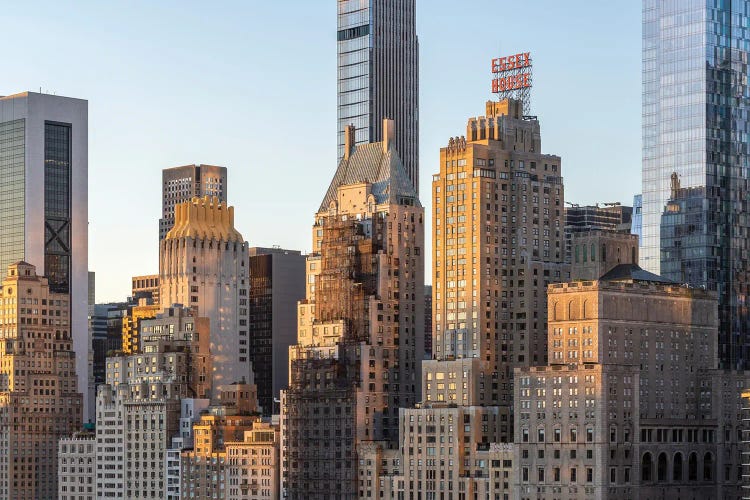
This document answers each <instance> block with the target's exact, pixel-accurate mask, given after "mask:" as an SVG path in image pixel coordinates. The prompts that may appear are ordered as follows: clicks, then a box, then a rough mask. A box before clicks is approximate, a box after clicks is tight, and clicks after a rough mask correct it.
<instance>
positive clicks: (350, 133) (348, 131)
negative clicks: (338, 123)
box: [344, 125, 355, 160]
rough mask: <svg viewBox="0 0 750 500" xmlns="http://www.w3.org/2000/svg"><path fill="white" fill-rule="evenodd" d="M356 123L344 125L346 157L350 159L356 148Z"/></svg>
mask: <svg viewBox="0 0 750 500" xmlns="http://www.w3.org/2000/svg"><path fill="white" fill-rule="evenodd" d="M354 131H355V128H354V125H347V126H346V127H344V159H345V160H348V159H349V157H350V156H351V154H352V151H353V150H354Z"/></svg>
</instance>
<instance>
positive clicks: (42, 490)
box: [0, 261, 86, 500]
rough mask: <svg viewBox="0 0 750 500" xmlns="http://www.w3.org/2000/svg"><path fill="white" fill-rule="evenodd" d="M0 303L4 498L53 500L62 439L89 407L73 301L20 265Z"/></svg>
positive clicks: (0, 485)
mask: <svg viewBox="0 0 750 500" xmlns="http://www.w3.org/2000/svg"><path fill="white" fill-rule="evenodd" d="M0 304H1V305H2V307H0V339H1V340H2V341H1V342H0V498H7V499H13V500H16V499H36V498H55V497H56V496H57V494H58V483H57V453H58V440H59V439H60V438H62V437H64V436H69V435H71V434H72V433H73V432H74V431H77V430H78V429H79V427H80V425H81V412H82V404H83V400H82V395H81V393H80V392H78V387H77V384H78V380H77V378H76V360H75V353H74V352H73V347H72V342H73V341H72V337H71V331H70V298H69V295H68V294H62V293H54V292H51V291H50V288H49V283H48V281H47V278H44V277H42V276H38V275H37V273H36V267H35V266H33V265H31V264H28V263H26V262H22V261H21V262H16V263H15V264H11V265H10V266H8V274H7V275H6V277H5V278H4V279H3V283H2V289H0ZM85 368H86V367H83V368H82V369H84V370H85Z"/></svg>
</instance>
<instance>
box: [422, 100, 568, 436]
mask: <svg viewBox="0 0 750 500" xmlns="http://www.w3.org/2000/svg"><path fill="white" fill-rule="evenodd" d="M521 108H522V106H521V103H520V102H518V101H514V100H505V101H502V102H488V103H487V106H486V116H480V117H478V118H471V119H469V121H468V124H467V126H466V136H465V137H456V138H451V139H450V141H449V142H448V146H447V147H444V148H442V149H441V150H440V173H438V174H436V175H434V176H433V182H432V196H433V201H434V203H433V211H434V212H433V238H434V245H433V264H434V265H433V275H432V283H433V301H432V304H433V337H434V338H433V347H432V353H433V358H434V359H436V360H451V359H454V358H476V359H479V360H481V364H480V365H478V366H477V368H478V369H479V370H481V371H482V372H483V373H484V377H485V379H484V381H483V383H482V389H481V390H480V391H479V393H478V399H477V400H476V404H494V405H500V406H503V407H504V408H505V410H504V411H505V414H506V419H505V421H504V423H503V424H502V425H501V432H502V440H503V441H510V440H511V438H512V427H511V425H512V424H511V421H510V418H509V416H510V408H511V406H512V399H511V398H512V394H513V391H512V387H513V385H512V384H513V380H512V378H513V368H514V367H518V366H531V365H534V364H538V363H544V362H545V360H546V359H547V357H546V356H547V342H546V329H547V325H546V301H545V293H544V292H545V289H546V286H547V285H548V284H549V283H554V282H559V281H566V280H567V279H568V267H567V265H566V264H564V258H565V255H564V248H563V244H564V235H563V223H564V217H563V205H564V189H563V182H562V170H561V159H560V157H559V156H554V155H547V154H542V144H541V132H540V127H539V121H538V120H537V119H536V118H535V117H525V116H522V109H521ZM457 403H458V404H466V403H465V402H461V401H457Z"/></svg>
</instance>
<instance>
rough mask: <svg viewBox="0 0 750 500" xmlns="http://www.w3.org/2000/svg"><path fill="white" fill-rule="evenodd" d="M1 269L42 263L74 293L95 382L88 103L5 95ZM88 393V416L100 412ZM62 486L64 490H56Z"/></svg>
mask: <svg viewBox="0 0 750 500" xmlns="http://www.w3.org/2000/svg"><path fill="white" fill-rule="evenodd" d="M0 206H1V207H2V210H0V269H2V270H3V272H4V271H5V270H6V269H7V268H8V265H9V264H11V263H14V262H17V261H19V260H23V261H26V262H29V263H31V264H33V265H34V266H36V267H37V272H38V273H39V275H44V276H46V277H47V279H48V280H49V287H50V291H52V292H54V293H65V294H69V295H70V310H69V314H70V322H71V332H72V336H73V349H74V350H75V352H76V364H77V366H78V367H79V370H78V387H79V389H80V390H81V391H82V392H84V393H86V392H87V391H89V390H93V386H91V387H89V385H88V384H89V377H88V371H87V369H86V367H87V366H88V356H89V349H90V343H91V342H90V339H89V335H88V283H89V281H88V103H87V101H84V100H81V99H73V98H69V97H60V96H54V95H49V94H38V93H35V92H23V93H20V94H16V95H11V96H6V97H0ZM88 402H89V398H88V397H84V413H83V417H84V419H93V408H88V406H89V405H88ZM55 494H56V493H55Z"/></svg>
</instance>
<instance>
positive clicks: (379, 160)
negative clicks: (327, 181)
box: [320, 142, 421, 212]
mask: <svg viewBox="0 0 750 500" xmlns="http://www.w3.org/2000/svg"><path fill="white" fill-rule="evenodd" d="M363 182H368V183H370V184H372V194H373V196H375V202H376V203H378V204H381V203H393V204H403V203H402V202H401V200H402V199H404V198H407V199H411V200H413V204H414V206H421V204H420V203H419V198H418V196H417V192H416V191H415V190H414V186H413V185H412V182H411V180H409V176H408V175H407V174H406V168H405V167H404V164H403V162H402V161H401V158H400V157H399V155H398V152H396V149H395V148H394V147H393V145H392V144H390V145H389V146H388V149H387V151H386V150H385V148H384V146H383V143H382V142H375V143H372V144H360V145H359V146H354V150H353V152H352V154H351V155H349V156H348V158H347V156H344V158H343V159H342V160H341V162H340V163H339V166H338V168H337V169H336V174H334V176H333V180H332V181H331V185H330V186H329V187H328V191H327V192H326V195H325V197H324V198H323V202H322V203H321V204H320V211H321V212H322V211H325V210H328V207H329V205H330V204H331V202H332V201H335V200H336V192H337V190H338V188H340V187H341V186H348V185H351V184H359V183H363Z"/></svg>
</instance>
